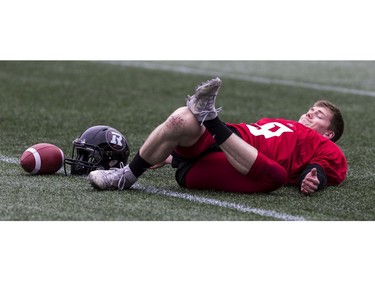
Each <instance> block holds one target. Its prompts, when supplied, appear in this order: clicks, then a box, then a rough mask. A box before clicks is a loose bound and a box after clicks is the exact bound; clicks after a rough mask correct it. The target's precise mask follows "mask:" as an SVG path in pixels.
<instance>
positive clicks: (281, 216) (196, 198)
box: [0, 155, 306, 221]
mask: <svg viewBox="0 0 375 281" xmlns="http://www.w3.org/2000/svg"><path fill="white" fill-rule="evenodd" d="M0 162H5V163H9V164H18V163H19V161H18V159H16V158H12V157H8V156H3V155H0ZM133 189H136V190H140V191H143V192H146V193H150V194H160V195H164V196H168V197H174V198H179V199H184V200H188V201H191V202H195V203H201V204H207V205H212V206H218V207H222V208H227V209H231V210H236V211H239V212H242V213H250V214H256V215H259V216H264V217H272V218H275V219H279V220H285V221H305V220H306V218H304V217H302V216H293V215H290V214H286V213H281V212H276V211H271V210H265V209H259V208H253V207H250V206H246V205H242V204H238V203H233V202H227V201H223V200H218V199H212V198H208V197H202V196H197V195H192V194H187V193H183V192H176V191H170V190H166V189H163V188H155V187H151V186H148V187H146V186H142V185H140V184H139V183H137V184H135V185H134V186H133Z"/></svg>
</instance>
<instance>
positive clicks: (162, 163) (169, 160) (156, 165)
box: [150, 155, 172, 169]
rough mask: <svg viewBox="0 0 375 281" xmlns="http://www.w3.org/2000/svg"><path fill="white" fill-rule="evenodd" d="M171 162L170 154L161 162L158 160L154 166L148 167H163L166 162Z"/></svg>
mask: <svg viewBox="0 0 375 281" xmlns="http://www.w3.org/2000/svg"><path fill="white" fill-rule="evenodd" d="M171 163H172V155H169V156H168V158H167V159H165V160H164V161H163V162H160V163H158V164H155V165H154V166H152V167H150V169H158V168H161V167H163V166H164V165H166V164H171Z"/></svg>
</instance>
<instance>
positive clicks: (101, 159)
mask: <svg viewBox="0 0 375 281" xmlns="http://www.w3.org/2000/svg"><path fill="white" fill-rule="evenodd" d="M129 153H130V151H129V144H128V142H127V140H126V139H125V137H124V136H123V135H122V134H121V133H120V132H119V131H117V130H116V129H114V128H111V127H109V126H94V127H91V128H88V129H87V130H86V131H85V132H84V133H83V134H82V135H81V136H80V137H79V138H77V139H75V140H74V141H73V151H72V157H71V158H66V159H65V161H64V169H65V174H67V169H66V166H67V165H69V166H71V168H70V173H71V174H72V175H88V174H89V173H90V172H91V171H94V170H98V169H104V170H108V169H110V168H120V165H126V163H127V161H128V157H129ZM121 163H122V164H121Z"/></svg>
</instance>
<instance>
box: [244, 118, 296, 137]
mask: <svg viewBox="0 0 375 281" xmlns="http://www.w3.org/2000/svg"><path fill="white" fill-rule="evenodd" d="M247 127H248V128H249V130H250V133H252V134H253V135H254V136H257V137H258V136H264V137H265V138H266V139H269V138H272V137H280V136H281V134H283V133H291V132H293V130H292V129H290V128H288V127H287V126H285V125H284V124H281V123H279V122H270V123H267V124H264V125H262V126H253V125H247Z"/></svg>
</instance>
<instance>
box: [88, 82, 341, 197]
mask: <svg viewBox="0 0 375 281" xmlns="http://www.w3.org/2000/svg"><path fill="white" fill-rule="evenodd" d="M220 86H221V80H220V79H219V78H215V79H212V80H209V81H207V82H205V83H203V84H202V85H200V86H198V87H197V88H196V90H195V94H194V95H193V96H191V97H190V96H188V98H187V104H186V105H187V106H186V107H181V108H179V109H177V110H176V111H175V112H173V113H172V114H171V115H170V116H169V117H168V118H167V120H166V121H165V122H164V123H162V124H161V125H159V126H158V127H157V128H155V129H154V131H153V132H152V133H151V134H150V136H149V137H148V138H147V140H146V141H145V143H144V144H143V145H142V146H141V148H140V150H139V151H138V153H137V155H136V156H135V157H134V159H133V160H132V161H131V162H130V163H129V164H128V165H127V166H125V167H124V168H120V169H111V170H96V171H93V172H91V173H90V174H89V177H88V178H89V181H90V183H91V185H92V186H93V187H94V188H95V189H98V190H123V189H128V188H130V187H131V186H132V185H133V184H134V183H135V182H136V181H137V179H138V178H139V177H140V176H141V175H142V174H143V173H144V172H145V171H146V170H147V169H148V168H158V167H161V166H163V165H164V164H172V167H174V168H177V170H176V180H177V182H178V184H179V185H181V186H184V187H187V188H190V189H214V190H220V191H228V192H243V193H254V192H270V191H273V190H276V189H277V188H279V187H281V186H282V185H295V186H299V187H300V190H301V191H302V192H303V193H305V194H310V193H313V192H315V191H317V190H319V189H321V188H323V187H325V186H327V185H329V186H331V185H338V184H340V183H341V182H342V181H343V180H344V179H345V177H346V172H347V162H346V159H345V156H344V154H343V153H342V151H341V150H340V148H339V147H338V146H337V145H336V144H335V142H336V141H337V140H338V139H339V138H340V137H341V135H342V133H343V129H344V121H343V118H342V116H341V113H340V111H339V109H338V108H337V107H336V106H334V105H333V104H331V103H330V102H328V101H318V102H316V103H315V104H314V105H313V106H312V107H311V108H310V109H309V110H308V112H307V113H306V114H303V115H302V116H301V118H300V119H299V121H298V122H297V121H292V120H284V119H269V118H264V119H261V120H259V121H258V122H256V123H253V124H245V123H240V124H230V123H223V122H222V121H221V120H220V119H219V117H218V112H219V111H220V110H218V109H216V108H215V99H216V96H217V94H218V92H219V89H220Z"/></svg>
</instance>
